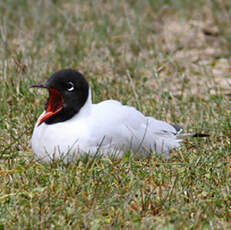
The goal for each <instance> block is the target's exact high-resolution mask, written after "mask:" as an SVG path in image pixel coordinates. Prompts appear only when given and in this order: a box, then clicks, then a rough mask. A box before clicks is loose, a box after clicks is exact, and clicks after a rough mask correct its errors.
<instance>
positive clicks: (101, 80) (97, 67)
mask: <svg viewBox="0 0 231 230" xmlns="http://www.w3.org/2000/svg"><path fill="white" fill-rule="evenodd" d="M230 21H231V4H230V1H229V0H223V1H219V0H213V1H209V0H205V1H202V0H201V1H200V0H198V1H183V0H176V1H170V0H166V1H161V0H158V1H155V0H153V1H152V0H144V1H132V0H119V1H96V0H95V1H90V0H89V1H74V0H71V1H68V2H67V3H64V1H59V0H56V1H55V0H53V1H45V0H44V1H43V0H41V1H35V0H34V1H32V0H30V1H29V0H27V1H26V0H20V1H16V0H7V1H2V2H1V3H0V57H1V59H0V118H1V119H0V229H231V193H230V191H231V166H230V165H231V154H230V153H231V142H230V138H231V131H230V130H231V123H230V117H231V113H230V97H229V96H227V93H230V92H231V75H230V64H231V49H230V47H231V43H230V41H231V39H230V38H231V29H230ZM67 67H71V68H75V69H78V70H79V71H81V72H83V73H84V74H85V75H86V77H87V79H88V80H89V82H90V84H91V87H92V91H93V101H94V102H99V101H101V100H105V99H108V98H113V99H117V100H120V101H122V102H123V103H125V104H129V105H132V106H135V107H137V108H138V109H139V110H140V111H142V112H143V113H144V114H146V115H151V116H154V117H156V118H158V119H163V120H166V121H168V122H171V123H177V124H180V125H183V126H184V127H185V130H186V131H203V132H206V133H209V134H210V137H209V138H207V139H191V140H187V141H185V142H184V143H183V145H182V149H180V150H175V151H173V152H172V154H171V156H170V158H169V159H167V160H164V159H161V158H160V157H158V156H156V155H155V154H154V153H153V155H152V156H151V157H150V158H148V159H140V160H137V159H131V158H129V157H128V156H125V157H124V158H123V159H122V160H111V159H107V158H105V159H104V158H103V159H96V158H81V159H78V160H76V161H75V162H72V163H70V164H67V165H65V164H64V163H63V162H62V161H60V162H53V163H52V164H45V163H40V162H36V161H35V159H34V158H33V153H32V152H31V148H30V143H29V141H30V137H31V133H32V130H33V125H34V123H35V121H36V119H37V117H38V116H39V114H40V113H41V112H42V109H43V103H44V101H45V98H46V97H47V94H46V93H43V92H42V91H37V90H31V89H29V86H30V85H31V84H33V83H37V82H42V81H44V80H45V79H47V78H48V77H49V76H50V74H51V73H53V72H54V71H57V70H59V69H61V68H67Z"/></svg>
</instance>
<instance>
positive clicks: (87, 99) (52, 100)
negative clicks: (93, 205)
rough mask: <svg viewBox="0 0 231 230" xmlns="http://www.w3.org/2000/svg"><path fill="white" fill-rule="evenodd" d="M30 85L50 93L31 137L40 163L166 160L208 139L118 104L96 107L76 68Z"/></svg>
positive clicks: (62, 70)
mask: <svg viewBox="0 0 231 230" xmlns="http://www.w3.org/2000/svg"><path fill="white" fill-rule="evenodd" d="M31 87H32V88H44V89H47V90H48V92H49V97H48V99H47V102H46V103H45V110H44V111H43V112H42V114H41V115H40V116H39V118H38V120H37V121H36V123H35V126H34V130H33V133H32V138H31V146H32V151H33V152H34V155H35V158H36V159H38V160H41V161H45V162H51V161H52V160H55V159H56V160H59V159H63V160H64V161H65V162H69V161H71V160H74V159H76V158H78V157H80V156H82V155H90V156H95V155H99V156H103V157H107V156H113V157H116V158H122V157H123V155H124V154H125V153H130V154H131V155H132V156H134V157H138V158H139V157H146V156H148V155H150V154H151V153H153V152H155V153H156V154H159V155H161V156H162V157H164V158H166V157H168V156H169V154H170V152H171V151H172V150H173V149H175V148H179V147H180V146H181V141H182V140H183V139H184V138H186V137H191V136H192V137H198V136H199V137H204V136H207V135H206V134H191V133H183V134H182V130H183V128H181V127H180V126H178V125H172V124H169V123H167V122H165V121H161V120H157V119H155V118H154V117H150V116H145V115H144V114H143V113H141V112H140V111H138V110H137V109H136V108H134V107H131V106H128V105H123V104H122V103H121V102H119V101H116V100H112V99H110V100H105V101H102V102H100V103H97V104H93V103H92V97H91V88H90V86H89V83H88V82H87V80H86V78H85V77H84V76H83V74H81V73H80V72H78V71H77V70H74V69H61V70H59V71H57V72H55V73H53V74H52V75H51V77H50V78H49V79H48V80H47V81H46V82H44V83H39V84H34V85H32V86H31Z"/></svg>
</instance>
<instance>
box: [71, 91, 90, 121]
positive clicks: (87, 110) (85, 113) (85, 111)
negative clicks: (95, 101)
mask: <svg viewBox="0 0 231 230" xmlns="http://www.w3.org/2000/svg"><path fill="white" fill-rule="evenodd" d="M91 106H92V100H91V89H90V88H89V91H88V98H87V100H86V102H85V104H84V105H83V107H82V108H81V109H80V111H79V112H78V113H77V114H76V115H75V116H74V117H72V118H71V120H76V119H81V118H86V117H87V116H89V115H90V113H91Z"/></svg>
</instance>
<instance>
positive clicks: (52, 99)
mask: <svg viewBox="0 0 231 230" xmlns="http://www.w3.org/2000/svg"><path fill="white" fill-rule="evenodd" d="M31 87H32V88H46V89H48V90H49V99H48V105H47V110H46V113H45V114H44V115H43V116H42V117H41V118H40V119H39V122H38V126H39V125H41V124H42V123H43V122H44V121H46V120H47V119H48V118H50V117H52V116H53V115H55V114H56V113H58V112H59V111H61V110H62V108H63V104H64V98H63V96H62V94H61V93H60V92H59V91H58V90H57V89H53V88H49V87H47V86H46V84H44V83H42V84H36V85H32V86H31Z"/></svg>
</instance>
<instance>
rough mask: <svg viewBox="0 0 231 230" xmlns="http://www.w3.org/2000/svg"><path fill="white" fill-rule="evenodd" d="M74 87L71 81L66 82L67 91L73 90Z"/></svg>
mask: <svg viewBox="0 0 231 230" xmlns="http://www.w3.org/2000/svg"><path fill="white" fill-rule="evenodd" d="M74 89H75V86H74V84H73V82H71V81H69V82H68V83H67V91H69V92H71V91H73V90H74Z"/></svg>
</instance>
